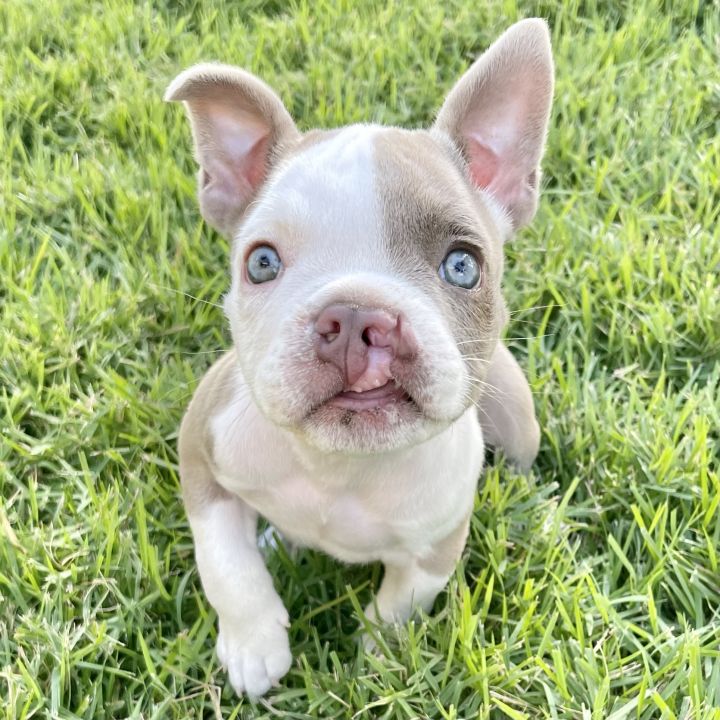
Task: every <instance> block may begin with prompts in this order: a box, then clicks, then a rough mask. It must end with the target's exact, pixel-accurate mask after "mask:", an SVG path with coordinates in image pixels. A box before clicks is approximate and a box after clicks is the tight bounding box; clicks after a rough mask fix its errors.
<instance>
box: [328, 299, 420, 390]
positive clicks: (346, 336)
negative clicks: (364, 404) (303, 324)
mask: <svg viewBox="0 0 720 720" xmlns="http://www.w3.org/2000/svg"><path fill="white" fill-rule="evenodd" d="M315 332H316V333H317V338H316V351H317V355H318V358H320V360H322V361H323V362H327V363H331V364H332V365H335V366H336V367H337V368H338V369H339V370H340V371H341V372H342V373H343V375H344V377H345V381H346V386H348V387H353V389H355V388H354V386H356V385H358V383H360V385H359V386H358V387H359V388H360V389H365V388H364V383H366V382H367V383H369V384H370V385H375V386H377V385H380V384H384V382H387V381H388V380H389V379H390V377H391V376H390V371H389V365H390V362H392V361H393V360H394V359H395V358H407V357H409V356H411V355H412V354H413V353H414V352H415V350H416V347H417V346H416V343H415V339H414V337H413V334H412V331H411V330H410V328H409V326H408V324H407V321H406V320H404V319H403V317H402V316H401V315H394V314H392V315H391V314H390V313H388V312H386V311H384V310H374V309H364V308H358V307H357V306H350V305H343V304H340V303H338V304H335V305H329V306H328V307H326V308H325V309H324V310H323V311H322V312H321V313H320V315H318V318H317V320H316V321H315Z"/></svg>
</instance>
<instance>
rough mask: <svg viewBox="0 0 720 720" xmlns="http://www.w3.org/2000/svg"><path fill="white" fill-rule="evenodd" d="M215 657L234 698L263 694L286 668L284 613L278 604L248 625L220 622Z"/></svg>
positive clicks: (288, 656)
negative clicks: (236, 695)
mask: <svg viewBox="0 0 720 720" xmlns="http://www.w3.org/2000/svg"><path fill="white" fill-rule="evenodd" d="M219 624H220V631H219V633H218V641H217V655H218V659H219V660H220V663H221V665H222V666H223V667H224V668H225V669H226V670H227V673H228V678H229V680H230V684H231V685H232V686H233V688H234V690H235V692H236V693H237V694H238V695H242V694H243V693H245V694H246V695H247V696H248V697H250V698H257V697H260V696H261V695H264V694H265V693H266V692H267V691H268V690H269V689H270V688H271V687H272V686H274V685H277V684H278V681H279V680H280V678H281V677H283V675H285V673H287V671H288V670H289V669H290V665H291V663H292V655H291V654H290V643H289V640H288V634H287V629H286V628H287V627H288V626H289V624H290V623H289V621H288V614H287V611H286V610H285V608H284V607H283V606H282V605H280V607H279V608H276V609H275V610H274V611H272V612H270V611H268V612H265V613H263V615H261V616H260V617H256V618H253V619H252V620H250V621H248V622H237V621H235V622H233V621H223V619H222V618H221V619H220V623H219Z"/></svg>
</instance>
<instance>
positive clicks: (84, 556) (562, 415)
mask: <svg viewBox="0 0 720 720" xmlns="http://www.w3.org/2000/svg"><path fill="white" fill-rule="evenodd" d="M529 15H541V16H544V17H547V18H548V20H549V22H550V24H551V27H552V34H553V43H554V52H555V57H556V65H557V91H556V96H555V107H554V112H553V119H552V126H551V132H550V138H549V143H548V149H547V155H546V159H545V162H544V168H545V176H544V183H543V185H544V193H543V197H542V200H541V207H540V211H539V214H538V216H537V218H536V220H535V222H534V223H533V225H532V227H531V228H529V229H527V230H525V231H523V233H522V234H521V236H520V237H519V238H518V239H517V240H516V242H515V243H514V244H513V245H512V246H511V247H509V248H508V256H509V262H508V266H509V267H508V271H507V276H506V294H507V298H508V303H509V306H510V308H511V309H512V311H513V315H512V322H511V324H510V326H509V328H508V337H509V338H510V340H509V342H510V344H511V346H512V348H513V350H514V352H515V353H516V355H517V356H518V357H519V358H520V360H521V362H522V364H523V366H524V367H525V368H526V369H527V372H528V375H529V377H530V380H531V383H532V387H533V390H534V392H535V399H536V406H537V411H538V415H539V418H540V422H541V425H542V427H543V438H542V448H541V452H540V456H539V458H538V460H537V463H536V465H535V467H534V470H533V472H532V473H531V474H530V475H529V476H528V477H523V476H518V475H515V474H513V473H512V472H511V470H510V469H509V468H508V467H506V466H505V465H504V464H503V463H502V462H501V461H500V462H498V463H496V464H491V465H490V466H489V467H488V468H487V470H486V472H485V473H484V475H483V478H482V479H481V481H480V484H479V489H478V495H477V512H476V513H475V516H474V519H473V523H472V529H471V536H470V540H469V543H468V547H467V549H466V551H465V554H464V556H463V561H462V563H461V564H460V565H459V567H458V569H457V572H456V574H455V577H454V578H453V580H452V581H451V583H450V584H449V587H448V589H447V592H445V593H443V594H442V595H441V596H440V598H439V599H438V601H437V603H436V606H435V612H434V614H433V615H432V616H430V617H422V618H421V619H419V620H418V621H416V622H414V623H411V624H409V625H408V626H407V627H406V628H403V629H401V630H400V631H388V632H387V633H385V635H384V636H383V638H382V640H381V644H382V647H383V649H384V653H385V657H384V658H378V657H375V656H371V655H368V656H366V655H364V654H363V653H362V652H361V650H360V649H359V647H358V644H357V632H356V628H357V625H358V620H359V608H360V607H362V604H363V603H364V602H366V601H367V600H368V598H369V596H370V592H371V590H372V588H373V587H375V586H377V583H378V580H379V578H380V568H379V567H369V568H367V567H351V568H346V567H342V566H340V565H339V564H338V563H336V562H334V561H332V560H330V559H329V558H327V557H324V556H322V555H321V554H319V553H313V552H302V553H300V555H299V557H298V559H297V560H296V561H290V560H289V559H288V557H287V555H286V554H285V553H284V552H283V551H282V548H281V549H280V550H279V551H278V552H277V553H275V554H274V555H272V556H271V557H270V559H269V565H270V568H271V571H272V573H273V575H274V577H275V578H277V586H278V588H279V590H280V592H281V594H282V597H283V599H284V601H285V603H286V605H287V606H288V608H289V609H290V614H291V617H292V618H293V625H292V629H291V642H292V647H293V650H294V653H295V658H296V659H295V663H294V665H293V667H292V669H291V671H290V673H289V675H288V676H287V678H286V679H285V681H284V682H283V684H282V686H281V687H280V688H279V689H277V690H275V691H274V692H273V693H271V695H270V696H269V697H268V698H267V700H266V701H263V702H262V703H259V704H255V705H254V704H251V703H248V702H247V701H243V702H238V700H237V699H236V698H235V697H234V696H233V694H232V692H231V691H230V690H229V687H228V686H226V685H225V684H224V678H223V674H222V672H221V671H220V670H219V668H218V665H217V661H216V660H215V658H214V651H213V646H214V640H215V632H216V631H215V627H214V621H215V617H214V614H213V613H212V612H211V611H210V610H209V608H208V604H207V602H206V601H205V599H204V597H203V595H202V592H201V589H200V585H199V581H198V576H197V572H196V570H195V567H194V563H193V558H192V543H191V537H190V533H189V530H188V526H187V523H186V520H185V517H184V513H183V510H182V506H181V503H180V500H179V489H178V476H177V455H176V439H177V428H178V423H179V420H180V416H181V413H182V412H183V409H184V407H185V405H186V403H187V401H188V400H189V397H190V395H191V393H192V390H193V388H194V387H195V385H196V383H197V380H198V378H199V377H200V376H201V374H202V372H203V371H204V370H205V368H206V367H207V366H208V365H209V364H210V362H211V361H212V359H213V358H214V357H215V354H216V353H217V352H218V351H219V350H220V349H222V348H224V347H226V346H227V344H228V333H227V331H226V328H225V323H224V320H223V317H222V313H221V311H220V309H218V307H217V306H216V305H215V304H214V303H217V302H218V301H219V300H220V298H221V296H222V293H223V292H224V290H225V289H226V287H227V283H228V276H227V253H228V247H227V244H226V243H225V242H224V241H223V240H221V239H220V238H218V237H217V236H216V235H214V234H213V233H212V232H211V231H210V230H209V229H208V228H207V227H206V226H205V225H203V223H202V222H201V220H200V217H199V213H198V210H197V207H196V204H195V201H194V197H193V195H194V178H193V175H194V166H193V162H192V158H191V149H190V139H189V133H188V129H187V127H186V121H185V119H184V117H183V116H182V113H181V112H180V109H179V108H177V107H175V106H167V105H164V104H163V103H162V102H161V99H160V98H161V95H162V91H163V89H164V87H165V85H166V83H167V82H168V81H169V80H170V79H171V78H172V77H173V76H174V75H175V74H176V73H177V72H178V71H179V70H180V69H182V68H184V67H186V66H187V65H189V64H191V63H193V62H195V61H198V60H200V59H222V60H225V61H228V62H234V63H236V64H239V65H242V66H244V67H246V68H249V69H251V70H252V71H254V72H256V73H258V74H260V75H261V76H262V77H263V78H265V79H266V80H267V81H268V82H270V83H271V84H272V85H273V86H274V87H275V88H277V89H278V91H279V93H280V94H281V95H282V97H283V99H284V100H285V102H286V103H287V105H288V107H289V108H290V110H291V112H292V113H293V114H294V116H295V117H296V118H297V119H298V122H299V124H300V126H301V127H302V128H309V127H312V126H322V127H330V126H334V125H338V124H342V123H348V122H354V121H360V120H373V121H379V122H387V123H397V124H402V125H406V126H419V125H424V124H427V123H428V122H429V121H430V120H431V118H432V114H433V111H434V109H435V108H437V107H438V105H439V103H440V101H441V99H442V97H443V95H444V93H445V92H446V90H447V89H448V88H449V87H450V85H451V84H452V82H453V81H454V79H455V78H457V77H458V76H459V74H460V73H461V72H462V70H463V69H464V68H465V67H466V66H467V65H468V64H469V62H470V61H471V60H472V59H473V58H474V57H475V56H476V55H477V54H478V53H479V52H480V51H481V50H482V49H483V48H484V47H485V46H486V45H487V44H488V43H489V42H490V41H491V40H492V39H493V38H494V37H495V36H496V35H497V34H498V33H499V32H500V31H501V30H502V29H504V28H505V27H506V26H507V25H508V24H509V23H510V22H512V21H514V20H515V19H518V18H519V17H524V16H529ZM0 27H1V28H3V32H2V35H1V36H0V88H2V91H1V92H0V117H1V118H2V121H1V122H0V278H1V279H0V317H1V318H2V321H1V325H0V406H1V408H2V410H1V415H0V418H1V429H2V434H1V435H0V487H1V489H2V492H1V494H0V495H1V499H0V607H1V608H2V612H1V615H0V697H2V698H3V701H2V703H0V718H7V720H11V719H12V720H14V719H15V718H30V717H51V718H97V719H103V718H183V719H184V718H210V717H218V718H219V717H226V718H244V717H258V718H269V717H284V718H307V717H355V718H388V719H390V718H445V719H446V720H450V719H453V718H458V719H459V718H493V719H494V718H513V719H518V718H529V719H535V718H582V720H586V719H590V720H623V719H624V718H628V719H642V720H645V719H649V718H666V719H674V718H677V719H678V720H680V719H687V720H690V719H694V720H700V719H703V720H710V719H712V720H718V718H720V609H719V608H720V569H719V568H718V563H719V562H720V558H719V556H720V508H719V504H720V474H719V472H720V470H719V466H720V462H719V461H720V432H719V430H718V428H720V400H719V398H720V283H719V282H718V275H719V274H720V135H719V131H720V69H719V68H720V46H719V44H718V38H719V37H720V11H719V10H718V7H717V5H714V4H713V3H712V2H705V1H704V0H694V1H691V0H683V1H678V2H670V0H666V1H665V2H662V1H660V0H636V1H631V0H625V1H624V2H617V3H601V2H598V1H597V0H587V1H586V2H580V1H579V0H570V1H569V2H567V3H555V2H548V1H545V2H527V3H516V2H513V0H503V1H500V0H488V2H484V3H483V2H480V3H479V2H474V1H471V0H467V1H466V0H449V1H448V2H443V3H432V2H423V1H421V0H413V1H412V2H407V3H389V4H369V3H365V2H361V3H349V2H338V3H335V4H334V3H330V2H328V0H319V1H318V2H316V3H308V2H301V1H299V0H295V1H294V2H292V3H291V4H290V5H287V6H286V4H285V3H281V2H272V1H270V2H262V1H261V0H255V1H253V0H250V1H248V2H244V3H237V2H229V1H228V2H222V1H221V0H208V1H207V2H202V3H201V2H197V1H194V0H188V1H187V2H180V3H177V2H171V1H170V0H165V1H164V2H161V1H160V0H157V2H156V3H155V4H154V5H150V4H147V3H145V4H144V3H137V4H136V3H132V2H130V0H108V1H107V2H104V3H100V2H86V1H85V0H46V1H45V2H37V3H28V2H26V0H4V2H3V3H2V4H0Z"/></svg>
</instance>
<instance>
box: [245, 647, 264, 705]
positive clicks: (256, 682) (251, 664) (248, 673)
mask: <svg viewBox="0 0 720 720" xmlns="http://www.w3.org/2000/svg"><path fill="white" fill-rule="evenodd" d="M243 668H244V675H245V692H246V693H247V694H248V697H251V698H257V697H260V696H261V695H264V694H265V693H266V692H267V691H268V690H269V689H270V678H268V674H267V670H266V669H265V663H264V661H263V658H262V657H261V656H260V655H254V654H250V653H246V654H245V657H244V662H243Z"/></svg>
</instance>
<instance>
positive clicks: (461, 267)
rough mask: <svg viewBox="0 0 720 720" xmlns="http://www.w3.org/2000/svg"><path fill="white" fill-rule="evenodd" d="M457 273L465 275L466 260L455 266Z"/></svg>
mask: <svg viewBox="0 0 720 720" xmlns="http://www.w3.org/2000/svg"><path fill="white" fill-rule="evenodd" d="M454 267H455V272H456V273H460V275H464V274H465V261H464V260H458V261H457V262H456V263H455V265H454Z"/></svg>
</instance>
